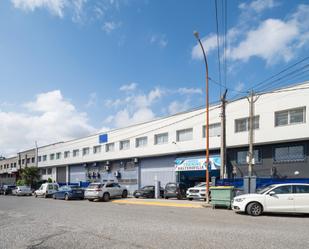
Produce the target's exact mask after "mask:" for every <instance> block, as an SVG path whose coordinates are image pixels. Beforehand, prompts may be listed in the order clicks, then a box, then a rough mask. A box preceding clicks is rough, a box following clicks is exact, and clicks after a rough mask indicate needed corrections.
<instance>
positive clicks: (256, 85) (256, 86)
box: [246, 56, 309, 91]
mask: <svg viewBox="0 0 309 249" xmlns="http://www.w3.org/2000/svg"><path fill="white" fill-rule="evenodd" d="M308 59H309V56H307V57H305V58H303V59H301V60H300V61H298V62H296V63H294V64H292V65H290V66H288V67H286V68H284V69H283V70H281V71H280V72H278V73H276V74H274V75H272V76H270V77H268V78H266V79H264V80H262V81H260V82H258V83H256V84H254V85H253V86H252V87H250V88H255V90H256V89H257V88H258V87H260V86H264V85H265V84H268V81H269V80H272V79H273V78H275V77H276V76H279V75H280V74H282V73H284V72H286V71H288V70H290V69H291V68H293V67H295V66H297V65H299V64H300V63H302V62H304V61H306V60H308ZM250 88H247V90H246V91H248V90H249V89H250Z"/></svg>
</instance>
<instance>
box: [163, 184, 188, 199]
mask: <svg viewBox="0 0 309 249" xmlns="http://www.w3.org/2000/svg"><path fill="white" fill-rule="evenodd" d="M186 191H187V187H186V185H185V184H184V183H182V182H179V183H176V182H169V183H167V184H166V185H165V189H164V198H165V199H168V198H177V199H178V200H181V199H184V198H186Z"/></svg>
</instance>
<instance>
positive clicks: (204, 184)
mask: <svg viewBox="0 0 309 249" xmlns="http://www.w3.org/2000/svg"><path fill="white" fill-rule="evenodd" d="M205 186H206V183H204V182H201V183H199V184H197V185H196V186H195V187H205Z"/></svg>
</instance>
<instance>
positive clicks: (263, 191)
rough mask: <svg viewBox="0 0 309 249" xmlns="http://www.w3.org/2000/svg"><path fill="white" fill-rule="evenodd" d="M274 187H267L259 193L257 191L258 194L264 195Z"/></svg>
mask: <svg viewBox="0 0 309 249" xmlns="http://www.w3.org/2000/svg"><path fill="white" fill-rule="evenodd" d="M274 186H275V185H269V186H267V187H265V188H262V189H260V190H259V191H257V193H258V194H261V195H262V194H265V193H266V192H267V191H268V190H270V189H272V188H273V187H274Z"/></svg>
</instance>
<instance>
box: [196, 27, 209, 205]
mask: <svg viewBox="0 0 309 249" xmlns="http://www.w3.org/2000/svg"><path fill="white" fill-rule="evenodd" d="M193 34H194V36H195V38H196V39H197V41H198V42H199V44H200V46H201V49H202V51H203V56H204V62H205V67H206V202H207V203H209V84H208V63H207V57H206V53H205V50H204V47H203V44H202V42H201V39H200V37H199V33H198V32H197V31H194V33H193Z"/></svg>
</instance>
